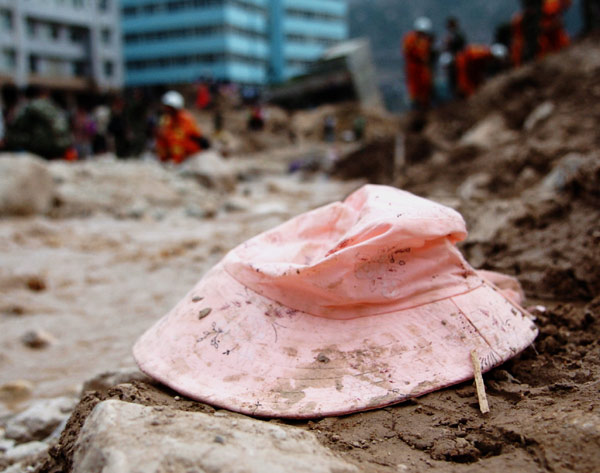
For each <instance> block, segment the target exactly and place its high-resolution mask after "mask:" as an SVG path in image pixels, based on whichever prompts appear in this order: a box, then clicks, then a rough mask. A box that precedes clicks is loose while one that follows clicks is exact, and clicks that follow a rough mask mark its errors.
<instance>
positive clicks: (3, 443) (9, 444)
mask: <svg viewBox="0 0 600 473" xmlns="http://www.w3.org/2000/svg"><path fill="white" fill-rule="evenodd" d="M15 443H16V442H15V441H14V440H13V439H0V453H3V452H6V451H8V450H10V449H12V448H14V446H15Z"/></svg>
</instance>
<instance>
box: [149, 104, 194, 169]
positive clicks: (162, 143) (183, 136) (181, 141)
mask: <svg viewBox="0 0 600 473" xmlns="http://www.w3.org/2000/svg"><path fill="white" fill-rule="evenodd" d="M201 137H202V133H201V131H200V128H198V125H196V121H195V120H194V117H192V115H191V114H190V113H189V112H187V111H186V110H177V111H176V112H175V113H174V114H168V113H167V114H165V115H163V117H162V118H161V120H160V123H159V125H158V130H157V132H156V151H157V153H158V157H159V158H160V160H161V161H173V162H174V163H177V164H179V163H182V162H183V161H185V159H187V158H188V157H189V156H190V155H192V154H194V153H196V152H198V151H200V150H201V149H202V148H201V146H200V144H199V138H201Z"/></svg>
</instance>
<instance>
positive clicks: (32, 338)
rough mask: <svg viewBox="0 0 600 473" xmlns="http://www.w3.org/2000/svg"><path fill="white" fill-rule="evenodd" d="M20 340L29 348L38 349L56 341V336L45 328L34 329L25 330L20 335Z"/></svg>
mask: <svg viewBox="0 0 600 473" xmlns="http://www.w3.org/2000/svg"><path fill="white" fill-rule="evenodd" d="M21 341H22V342H23V344H24V345H26V346H28V347H29V348H33V349H36V350H39V349H42V348H47V347H48V346H50V345H53V344H54V343H56V338H55V337H54V335H52V334H51V333H48V332H46V331H45V330H41V329H35V330H30V331H28V332H25V334H24V335H23V336H22V337H21Z"/></svg>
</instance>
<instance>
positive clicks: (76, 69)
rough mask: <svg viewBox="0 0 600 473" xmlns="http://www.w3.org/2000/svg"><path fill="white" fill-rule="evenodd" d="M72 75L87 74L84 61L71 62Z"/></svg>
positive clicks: (80, 75)
mask: <svg viewBox="0 0 600 473" xmlns="http://www.w3.org/2000/svg"><path fill="white" fill-rule="evenodd" d="M72 65H73V75H74V76H76V77H83V76H85V75H86V74H87V66H86V63H85V61H75V62H73V64H72Z"/></svg>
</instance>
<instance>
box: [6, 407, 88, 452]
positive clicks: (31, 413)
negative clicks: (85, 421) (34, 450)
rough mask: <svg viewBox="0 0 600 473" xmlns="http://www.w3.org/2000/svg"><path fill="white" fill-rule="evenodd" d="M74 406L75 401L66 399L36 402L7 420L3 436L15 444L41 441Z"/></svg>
mask: <svg viewBox="0 0 600 473" xmlns="http://www.w3.org/2000/svg"><path fill="white" fill-rule="evenodd" d="M76 404H77V401H76V400H75V399H73V398H68V397H59V398H56V399H44V400H42V401H38V402H36V403H34V404H33V405H31V406H30V407H29V408H28V409H26V410H24V411H23V412H21V413H20V414H17V415H16V416H14V417H13V418H11V419H9V420H8V422H7V423H6V427H5V429H6V432H5V434H4V435H5V436H6V438H9V439H14V440H16V441H17V442H29V441H32V440H43V439H45V438H47V437H48V436H50V435H51V434H52V432H54V430H55V429H56V428H57V427H58V426H59V425H60V424H61V422H63V421H64V419H65V418H67V417H68V416H69V414H70V413H71V411H72V410H73V408H74V407H75V405H76Z"/></svg>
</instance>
